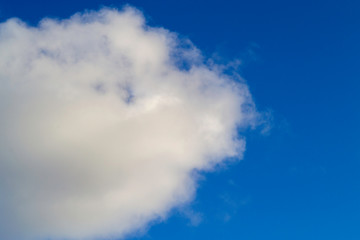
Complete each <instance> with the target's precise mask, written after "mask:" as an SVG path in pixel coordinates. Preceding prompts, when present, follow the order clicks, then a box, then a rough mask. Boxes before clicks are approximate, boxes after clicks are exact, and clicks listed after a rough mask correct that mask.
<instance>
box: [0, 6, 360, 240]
mask: <svg viewBox="0 0 360 240" xmlns="http://www.w3.org/2000/svg"><path fill="white" fill-rule="evenodd" d="M126 3H128V4H130V5H132V6H135V7H137V8H139V9H140V10H142V11H143V12H144V14H145V16H146V17H147V20H148V23H149V24H150V25H151V26H162V27H164V28H166V29H169V30H171V31H175V32H177V33H179V34H181V35H182V36H185V37H188V38H189V39H191V41H192V42H193V43H194V44H195V45H196V46H197V47H198V48H199V49H200V50H201V51H202V52H203V53H204V55H205V56H208V57H215V59H217V60H218V61H219V63H225V62H227V61H231V60H234V59H240V60H241V61H242V64H241V66H240V67H239V70H238V71H239V73H240V74H241V76H242V77H244V78H245V79H246V80H247V83H248V85H249V87H250V91H251V93H252V95H253V97H254V100H255V103H256V105H257V107H258V109H259V110H260V111H264V112H269V113H271V118H270V119H269V122H270V124H271V127H272V129H271V131H269V132H268V133H266V134H261V129H259V130H258V131H255V132H249V133H248V134H247V135H246V136H247V151H246V152H245V157H244V159H243V160H242V161H240V162H236V163H232V164H230V165H227V166H223V167H222V168H220V169H218V170H217V171H215V172H212V173H206V174H204V175H203V178H202V180H201V181H200V182H199V188H198V190H197V197H196V199H194V201H193V202H192V203H191V204H190V205H189V206H187V207H184V208H183V209H180V210H174V212H173V214H171V215H170V216H169V218H168V219H167V220H166V221H165V222H162V223H156V224H154V225H153V226H152V227H151V228H150V229H149V231H148V232H147V233H146V234H145V235H141V236H134V237H130V238H129V239H144V240H145V239H157V240H162V239H172V240H176V239H216V240H220V239H226V240H233V239H234V240H235V239H244V240H264V239H277V240H281V239H284V240H285V239H293V240H297V239H299V240H300V239H301V240H303V239H329V240H330V239H331V240H332V239H334V240H335V239H342V240H358V239H360V226H359V225H360V175H359V170H360V162H359V160H360V150H359V149H360V148H359V143H360V142H359V134H360V128H359V126H358V124H359V123H360V114H359V112H360V111H359V110H360V106H359V105H360V95H359V93H358V92H359V90H360V81H359V80H360V67H359V63H360V60H359V57H360V44H359V42H360V3H359V2H357V1H354V0H353V1H348V0H343V1H306V0H305V1H304V0H303V1H260V0H254V1H229V0H223V1H189V0H183V1H173V0H167V1H165V0H164V1H162V0H161V1H145V0H143V1H126V2H125V1H113V0H111V1H110V0H109V1H106V0H105V1H94V0H87V1H79V0H71V1H68V0H63V1H40V0H33V1H21V0H12V1H5V0H0V20H1V21H4V20H6V19H7V18H10V17H19V18H21V19H22V20H24V21H26V22H28V23H29V24H36V23H37V22H38V21H39V20H40V19H42V18H43V17H45V16H48V17H55V18H64V17H69V16H71V15H72V14H74V13H75V12H78V11H83V10H84V9H95V10H96V9H99V8H100V7H101V6H110V7H118V8H121V7H122V6H123V5H124V4H126ZM0 54H1V53H0Z"/></svg>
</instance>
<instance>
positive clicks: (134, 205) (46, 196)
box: [0, 8, 256, 240]
mask: <svg viewBox="0 0 360 240" xmlns="http://www.w3.org/2000/svg"><path fill="white" fill-rule="evenodd" d="M184 43H186V41H181V40H179V39H178V38H177V36H176V34H174V33H171V32H169V31H167V30H165V29H161V28H151V27H149V26H147V25H146V23H145V21H144V18H143V17H142V15H141V13H139V12H138V11H137V10H134V9H132V8H126V9H125V10H123V11H121V12H119V11H116V10H111V9H103V10H101V11H98V12H88V13H85V14H76V15H75V16H73V17H72V18H70V19H68V20H61V21H58V20H51V19H43V20H42V21H41V23H40V24H39V26H37V27H30V26H27V25H26V24H25V23H23V22H21V21H20V20H17V19H9V20H8V21H6V22H4V23H2V24H1V25H0V53H1V54H0V116H1V117H0V195H1V197H0V213H1V214H0V238H1V239H7V240H15V239H16V240H19V239H20V240H21V239H24V240H27V239H40V238H43V237H51V239H62V238H67V239H96V238H102V237H110V238H111V237H122V236H125V234H128V233H131V232H133V231H135V230H139V229H141V228H143V227H145V226H146V225H147V224H148V223H149V222H150V221H152V220H154V219H162V218H164V217H165V216H166V214H167V212H168V211H169V210H170V209H171V208H173V207H176V206H179V205H181V204H183V203H186V202H188V201H190V200H191V199H192V197H193V195H194V191H195V188H196V185H195V179H194V177H193V174H192V173H193V172H194V171H201V170H210V169H212V168H213V167H214V166H215V165H216V164H218V163H220V162H222V161H224V159H225V158H229V157H239V158H241V156H242V153H243V152H244V149H245V141H244V140H243V138H242V137H241V136H239V135H238V131H237V130H238V128H239V127H246V126H249V125H251V124H253V122H254V121H255V120H254V116H255V115H256V111H255V109H254V105H253V103H252V100H251V96H250V94H249V92H248V88H247V86H246V85H245V84H244V83H240V82H236V81H234V80H233V79H231V77H229V76H226V75H224V74H221V73H220V72H219V71H217V70H214V69H216V68H210V67H207V66H206V65H204V64H201V56H200V54H199V51H198V50H197V49H196V48H194V47H192V46H191V44H188V46H186V47H184V46H182V45H184ZM180 65H184V66H185V65H186V66H187V67H186V68H182V67H180Z"/></svg>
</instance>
